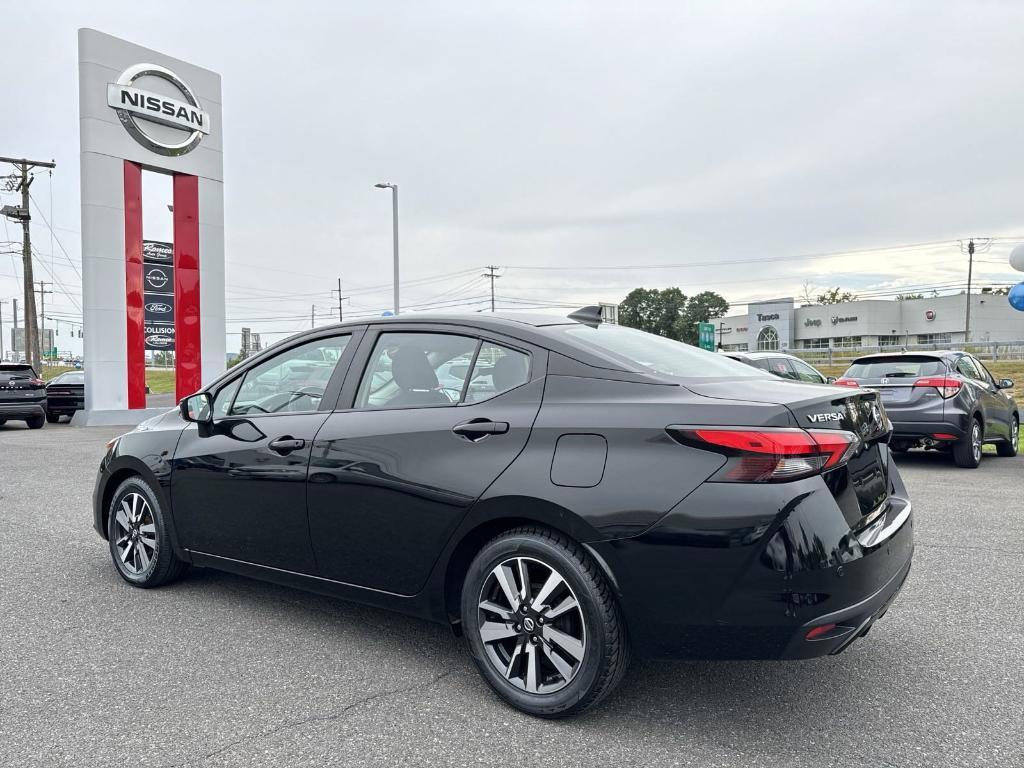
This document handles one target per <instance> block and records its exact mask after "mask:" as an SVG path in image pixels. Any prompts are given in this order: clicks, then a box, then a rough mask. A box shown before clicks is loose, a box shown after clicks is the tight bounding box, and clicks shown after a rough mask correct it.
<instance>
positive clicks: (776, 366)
mask: <svg viewBox="0 0 1024 768" xmlns="http://www.w3.org/2000/svg"><path fill="white" fill-rule="evenodd" d="M768 370H769V371H771V372H772V373H774V374H775V375H776V376H781V377H782V378H784V379H795V378H796V373H795V372H794V371H793V369H792V368H790V367H789V361H788V360H787V359H786V358H784V357H770V358H768Z"/></svg>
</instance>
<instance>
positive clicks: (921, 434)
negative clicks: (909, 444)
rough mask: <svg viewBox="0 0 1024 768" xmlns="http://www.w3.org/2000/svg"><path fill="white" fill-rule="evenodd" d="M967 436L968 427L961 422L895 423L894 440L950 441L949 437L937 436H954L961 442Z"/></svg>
mask: <svg viewBox="0 0 1024 768" xmlns="http://www.w3.org/2000/svg"><path fill="white" fill-rule="evenodd" d="M965 434H967V425H966V424H964V423H962V422H961V421H960V420H948V419H947V420H944V421H893V422H892V439H893V441H899V440H915V441H916V440H923V439H925V438H931V439H938V440H949V439H950V438H948V437H938V438H936V437H935V436H936V435H952V436H953V438H954V439H956V440H959V439H960V438H962V437H963V436H964V435H965Z"/></svg>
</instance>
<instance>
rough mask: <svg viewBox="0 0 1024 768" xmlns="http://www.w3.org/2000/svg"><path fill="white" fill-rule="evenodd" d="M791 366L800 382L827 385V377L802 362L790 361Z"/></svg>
mask: <svg viewBox="0 0 1024 768" xmlns="http://www.w3.org/2000/svg"><path fill="white" fill-rule="evenodd" d="M789 364H790V365H792V366H793V370H794V371H796V376H797V378H798V379H800V381H806V382H807V383H809V384H824V383H825V377H824V376H822V375H821V374H820V373H818V372H817V371H816V370H814V369H813V368H812V367H811V366H809V365H808V364H807V363H805V362H803V361H802V360H790V361H789Z"/></svg>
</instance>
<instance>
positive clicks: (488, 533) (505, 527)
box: [435, 496, 618, 634]
mask: <svg viewBox="0 0 1024 768" xmlns="http://www.w3.org/2000/svg"><path fill="white" fill-rule="evenodd" d="M524 525H540V526H543V527H545V528H550V529H551V530H553V531H556V532H558V533H561V534H562V535H564V536H567V537H569V538H570V539H573V540H574V541H576V542H577V543H579V544H580V545H582V546H583V547H584V548H585V549H586V550H587V551H588V553H590V554H591V556H593V557H594V561H595V562H596V563H597V564H598V567H599V568H600V569H601V571H602V573H603V574H604V576H605V578H607V579H608V582H609V584H610V585H611V586H612V589H613V591H614V592H615V593H616V596H618V588H617V584H616V580H615V577H614V574H613V573H612V572H611V570H610V568H609V567H608V564H607V563H606V562H605V561H604V559H603V558H601V557H599V556H597V555H596V553H594V551H593V550H591V548H590V547H587V546H586V542H588V541H594V540H596V539H599V538H601V537H600V534H599V533H598V532H597V531H596V530H595V529H594V528H593V526H591V525H589V524H588V523H586V522H585V521H584V520H583V519H582V518H581V517H580V516H579V515H577V514H575V513H574V512H572V511H571V510H568V509H566V508H565V507H562V506H560V505H558V504H554V503H553V502H550V501H546V500H544V499H537V498H531V497H526V496H507V497H500V498H493V499H487V500H484V501H481V502H480V503H478V504H477V506H476V507H475V508H474V509H473V512H472V513H471V514H470V516H469V517H468V518H467V520H466V521H464V522H463V525H462V526H460V528H459V530H458V531H457V532H456V533H455V535H453V536H452V540H451V541H450V542H449V545H448V547H447V548H446V551H445V556H444V558H443V560H442V567H441V568H439V569H438V571H439V578H440V585H439V586H440V589H439V590H437V591H436V592H435V593H437V592H439V594H440V604H439V605H438V606H437V611H436V613H437V614H438V615H439V617H442V618H443V620H444V621H445V622H446V623H448V624H449V625H450V626H451V627H452V629H453V630H454V631H455V633H456V634H461V624H462V620H461V617H460V613H461V610H460V603H461V598H462V585H463V581H464V580H465V576H466V572H467V571H468V569H469V564H470V563H471V562H472V561H473V558H474V557H475V556H476V553H477V552H479V551H480V549H481V548H482V547H483V546H484V545H485V544H486V543H487V542H488V541H490V540H491V539H493V538H494V537H495V536H499V535H501V534H502V533H503V532H505V531H510V530H513V529H514V528H519V527H521V526H524Z"/></svg>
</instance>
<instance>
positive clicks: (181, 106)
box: [107, 64, 210, 157]
mask: <svg viewBox="0 0 1024 768" xmlns="http://www.w3.org/2000/svg"><path fill="white" fill-rule="evenodd" d="M143 77H158V78H160V79H161V80H164V81H165V82H168V83H170V84H171V86H172V87H173V88H174V89H175V90H177V91H178V92H179V93H180V94H181V98H180V99H176V98H171V97H169V96H164V95H163V94H160V93H154V92H153V91H145V90H142V89H141V88H136V87H135V85H134V83H135V81H136V80H138V79H140V78H143ZM107 106H109V107H111V108H112V109H113V110H114V111H115V112H116V113H117V117H118V119H119V120H120V121H121V125H123V126H124V127H125V130H126V131H128V133H129V134H131V136H132V138H133V139H135V140H136V141H137V142H139V144H141V145H142V146H144V147H145V148H146V149H148V150H150V151H151V152H156V153H157V154H158V155H167V156H168V157H177V156H179V155H184V154H187V153H189V152H191V151H192V150H193V149H195V148H196V147H197V146H199V142H200V141H202V139H203V136H206V135H208V134H209V133H210V115H209V113H208V112H206V111H205V110H204V109H203V108H202V106H201V105H200V104H199V100H198V99H197V98H196V95H195V93H193V92H192V89H191V88H189V87H188V85H187V84H186V83H185V81H184V80H182V79H181V78H180V77H178V76H177V75H176V74H174V73H173V72H171V70H169V69H167V68H166V67H161V66H160V65H159V64H135V65H134V66H131V67H128V69H126V70H125V71H124V72H122V73H121V76H120V77H119V78H117V82H116V83H108V84H107ZM140 121H141V122H143V123H145V122H149V123H156V124H157V125H166V126H169V127H171V128H177V129H180V130H182V131H186V132H187V134H186V136H185V138H184V139H182V140H181V141H177V142H175V141H168V140H164V139H161V138H157V137H156V136H153V135H151V134H149V133H147V132H146V130H145V129H144V128H143V127H142V125H141V124H140Z"/></svg>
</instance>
